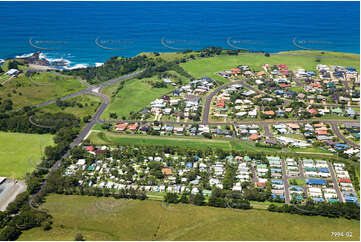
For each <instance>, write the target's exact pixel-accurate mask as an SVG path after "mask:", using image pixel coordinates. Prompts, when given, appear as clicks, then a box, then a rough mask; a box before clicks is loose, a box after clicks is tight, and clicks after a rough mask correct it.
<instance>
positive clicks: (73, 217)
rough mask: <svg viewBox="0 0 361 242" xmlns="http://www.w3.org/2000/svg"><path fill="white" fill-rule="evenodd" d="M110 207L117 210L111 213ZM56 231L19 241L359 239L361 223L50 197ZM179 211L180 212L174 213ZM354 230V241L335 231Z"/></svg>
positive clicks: (40, 230)
mask: <svg viewBox="0 0 361 242" xmlns="http://www.w3.org/2000/svg"><path fill="white" fill-rule="evenodd" d="M110 205H112V206H113V209H110ZM42 207H43V208H46V209H48V210H49V213H50V214H51V215H52V216H53V218H54V219H53V221H54V224H53V226H52V227H53V228H52V229H51V230H50V231H44V230H43V228H35V229H31V230H29V231H24V232H23V234H22V235H21V236H20V240H52V241H54V240H74V237H75V235H76V234H77V233H81V234H82V235H83V236H84V237H85V239H86V240H359V238H360V230H359V226H360V225H359V221H354V220H352V221H349V220H346V219H331V218H325V217H320V216H317V217H308V216H300V215H293V214H281V213H271V212H268V211H265V210H258V209H252V210H248V211H246V212H243V211H242V212H237V211H233V210H232V209H224V208H214V207H197V206H192V205H175V206H173V207H172V209H173V211H172V212H171V211H169V210H165V209H164V208H162V207H161V202H158V201H139V200H124V199H121V200H115V199H113V198H96V197H88V196H66V195H53V194H52V195H50V196H48V197H47V199H46V203H45V204H44V205H43V206H42ZM174 211H176V212H174ZM335 231H339V232H344V233H345V232H352V238H348V237H341V238H336V237H332V236H331V232H335Z"/></svg>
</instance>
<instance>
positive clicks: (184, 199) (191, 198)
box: [164, 188, 251, 209]
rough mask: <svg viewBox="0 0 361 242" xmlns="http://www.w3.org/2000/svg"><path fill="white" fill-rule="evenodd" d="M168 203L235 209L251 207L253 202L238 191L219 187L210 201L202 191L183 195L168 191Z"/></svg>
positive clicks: (166, 200)
mask: <svg viewBox="0 0 361 242" xmlns="http://www.w3.org/2000/svg"><path fill="white" fill-rule="evenodd" d="M164 202H166V203H190V204H194V205H197V206H211V207H219V208H226V207H228V208H235V209H251V204H250V202H249V201H248V200H246V199H243V198H242V197H241V194H240V193H238V192H230V191H226V190H222V189H219V188H214V189H213V190H212V195H211V197H210V198H209V200H208V202H206V201H205V197H204V196H203V195H202V193H197V194H189V193H187V192H183V193H182V194H181V196H180V197H179V195H178V194H177V193H166V195H165V196H164Z"/></svg>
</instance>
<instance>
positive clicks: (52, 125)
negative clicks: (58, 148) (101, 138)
mask: <svg viewBox="0 0 361 242" xmlns="http://www.w3.org/2000/svg"><path fill="white" fill-rule="evenodd" d="M10 102H11V101H10ZM2 104H4V102H3V103H2ZM9 105H11V104H9ZM1 106H2V105H1ZM64 127H76V128H79V127H80V120H79V119H78V118H77V117H76V116H74V115H73V114H68V113H40V112H35V110H34V109H32V108H31V107H24V108H23V109H21V110H18V111H13V112H0V130H2V131H10V132H22V133H38V134H44V133H52V134H54V133H56V132H57V131H58V130H59V129H61V128H64Z"/></svg>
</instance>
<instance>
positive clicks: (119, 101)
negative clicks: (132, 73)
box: [101, 78, 174, 120]
mask: <svg viewBox="0 0 361 242" xmlns="http://www.w3.org/2000/svg"><path fill="white" fill-rule="evenodd" d="M146 80H151V81H154V80H155V79H154V78H145V79H131V80H128V81H127V82H126V83H125V85H124V88H123V89H121V90H120V91H119V92H118V94H117V95H116V96H115V97H113V98H111V101H110V103H109V106H108V107H107V109H106V110H105V111H104V113H103V114H102V117H101V118H102V119H106V120H109V119H110V117H109V114H110V113H112V112H115V113H116V114H117V115H118V118H119V119H120V118H122V117H123V116H124V117H126V118H129V116H130V115H129V113H130V112H138V111H140V110H141V109H142V108H144V107H146V106H148V105H149V104H150V102H152V101H154V100H155V99H156V98H160V97H161V96H162V95H164V94H166V93H168V92H170V91H172V90H174V87H173V86H170V85H169V86H168V87H167V88H152V87H151V85H150V84H148V83H146V82H145V81H146ZM117 88H118V84H117V85H112V86H109V87H105V88H104V90H103V93H104V94H105V95H107V96H108V97H111V96H112V93H113V92H114V91H115V90H116V89H117Z"/></svg>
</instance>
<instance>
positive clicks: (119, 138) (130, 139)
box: [89, 132, 230, 150]
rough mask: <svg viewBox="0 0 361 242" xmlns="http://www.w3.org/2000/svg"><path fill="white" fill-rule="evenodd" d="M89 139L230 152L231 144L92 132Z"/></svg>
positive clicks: (172, 137)
mask: <svg viewBox="0 0 361 242" xmlns="http://www.w3.org/2000/svg"><path fill="white" fill-rule="evenodd" d="M89 139H90V140H91V141H92V142H93V143H95V144H108V143H111V144H145V145H170V146H186V147H196V148H208V147H210V148H221V149H226V150H229V149H230V146H229V142H227V141H225V140H218V139H217V140H216V139H211V140H209V139H204V138H199V137H190V136H187V137H184V136H182V137H179V136H171V137H169V136H144V135H120V134H114V133H110V132H106V133H105V132H101V133H99V132H92V133H91V134H90V136H89Z"/></svg>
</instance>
